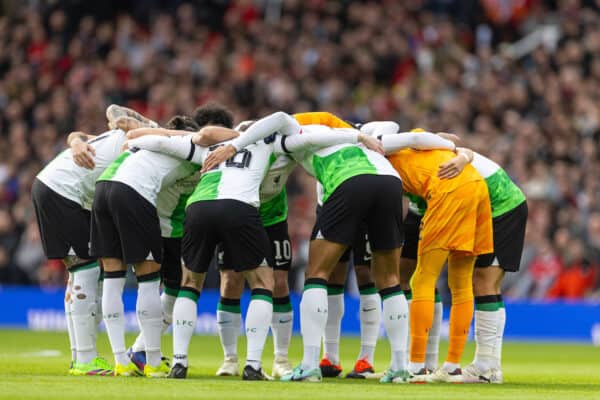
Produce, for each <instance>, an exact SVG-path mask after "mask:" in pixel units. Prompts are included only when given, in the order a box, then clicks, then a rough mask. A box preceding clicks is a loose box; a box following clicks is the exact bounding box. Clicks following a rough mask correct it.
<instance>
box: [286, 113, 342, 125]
mask: <svg viewBox="0 0 600 400" xmlns="http://www.w3.org/2000/svg"><path fill="white" fill-rule="evenodd" d="M293 117H294V118H295V119H296V121H298V123H299V124H300V125H325V126H328V127H330V128H352V127H353V126H352V125H350V124H349V123H347V122H346V121H344V120H343V119H341V118H338V117H336V116H335V115H333V114H332V113H329V112H324V111H318V112H307V113H299V114H294V115H293Z"/></svg>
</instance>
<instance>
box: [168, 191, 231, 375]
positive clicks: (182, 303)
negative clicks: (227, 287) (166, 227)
mask: <svg viewBox="0 0 600 400" xmlns="http://www.w3.org/2000/svg"><path fill="white" fill-rule="evenodd" d="M217 203H218V202H206V201H199V202H196V203H192V204H191V205H189V206H188V207H187V209H186V218H185V221H184V224H183V238H182V240H181V254H182V256H183V262H184V266H183V268H182V278H181V286H180V288H179V292H178V294H177V299H176V300H175V306H174V307H173V367H172V368H171V372H170V373H169V378H174V379H185V378H186V377H187V370H188V348H189V345H190V341H191V339H192V335H193V334H194V330H195V328H196V319H197V317H198V305H197V302H198V297H199V296H200V291H201V290H202V286H203V285H204V278H205V274H206V271H207V270H208V267H209V265H210V262H211V260H212V258H213V256H214V254H215V249H216V247H217V244H218V242H219V241H220V238H219V236H218V232H217V229H216V225H217V224H218V223H219V222H218V219H219V216H218V215H217V211H218V210H219V208H218V206H219V205H218V204H217Z"/></svg>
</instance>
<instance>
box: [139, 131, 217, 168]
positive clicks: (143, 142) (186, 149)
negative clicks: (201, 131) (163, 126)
mask: <svg viewBox="0 0 600 400" xmlns="http://www.w3.org/2000/svg"><path fill="white" fill-rule="evenodd" d="M127 144H128V146H129V148H134V147H136V148H139V149H143V150H149V151H154V152H157V153H163V154H166V155H169V156H171V157H175V158H180V159H182V160H187V161H190V162H193V163H194V164H199V165H201V164H202V158H203V156H204V153H205V152H206V150H207V149H206V147H202V146H197V145H195V144H194V143H193V142H192V136H191V135H190V134H189V132H188V135H187V136H181V135H179V136H160V135H144V136H140V137H138V138H135V139H131V140H128V141H127Z"/></svg>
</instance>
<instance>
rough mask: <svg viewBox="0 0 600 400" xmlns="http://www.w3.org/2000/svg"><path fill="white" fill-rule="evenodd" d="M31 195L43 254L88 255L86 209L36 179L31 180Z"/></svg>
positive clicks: (87, 212) (84, 257) (88, 257)
mask: <svg viewBox="0 0 600 400" xmlns="http://www.w3.org/2000/svg"><path fill="white" fill-rule="evenodd" d="M31 199H32V201H33V207H34V208H35V215H36V216H37V222H38V227H39V229H40V237H41V240H42V246H43V247H44V252H45V253H46V257H47V258H49V259H62V258H65V257H66V256H68V255H73V253H75V255H77V257H79V258H83V259H91V258H92V257H91V256H90V254H89V253H90V249H89V248H90V245H89V243H90V219H91V215H90V212H89V211H88V210H86V209H84V208H83V207H81V206H80V205H79V204H77V203H75V202H74V201H72V200H69V199H67V198H65V197H63V196H61V195H60V194H58V193H56V192H55V191H54V190H52V189H50V188H49V187H48V186H46V185H45V184H44V183H43V182H42V181H40V180H39V179H37V178H36V179H35V180H34V181H33V186H32V187H31Z"/></svg>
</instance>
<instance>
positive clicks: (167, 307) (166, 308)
mask: <svg viewBox="0 0 600 400" xmlns="http://www.w3.org/2000/svg"><path fill="white" fill-rule="evenodd" d="M176 299H177V297H176V296H171V295H169V294H167V293H165V292H163V293H162V294H161V295H160V302H161V305H162V329H161V333H164V332H165V331H166V330H167V329H168V328H169V326H170V325H171V323H172V322H173V307H174V306H175V300H176ZM131 350H132V351H134V352H138V351H146V343H145V341H144V334H143V333H142V332H140V333H139V334H138V335H137V337H136V338H135V342H134V343H133V345H132V346H131Z"/></svg>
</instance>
